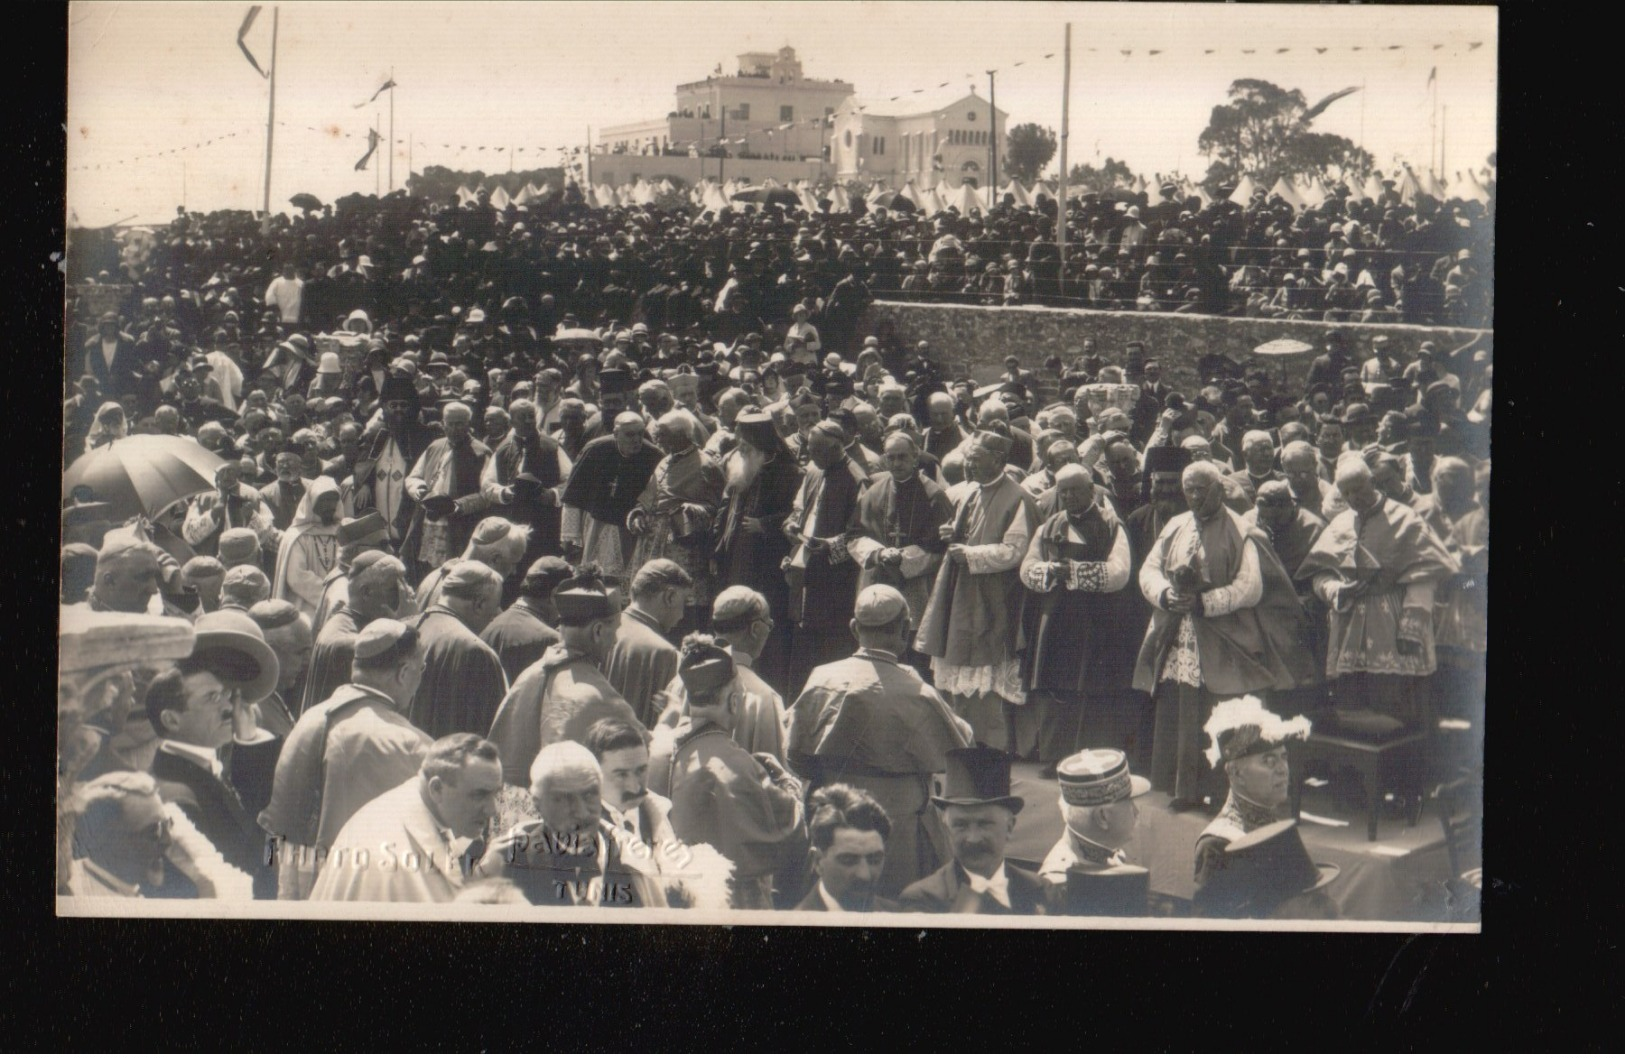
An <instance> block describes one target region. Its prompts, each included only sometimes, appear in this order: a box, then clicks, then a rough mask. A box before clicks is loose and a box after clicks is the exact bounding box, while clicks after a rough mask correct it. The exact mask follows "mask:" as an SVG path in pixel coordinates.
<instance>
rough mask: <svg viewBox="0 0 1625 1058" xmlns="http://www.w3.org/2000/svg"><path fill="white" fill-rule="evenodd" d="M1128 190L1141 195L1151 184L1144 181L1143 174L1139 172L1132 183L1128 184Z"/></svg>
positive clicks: (1147, 190)
mask: <svg viewBox="0 0 1625 1058" xmlns="http://www.w3.org/2000/svg"><path fill="white" fill-rule="evenodd" d="M1129 190H1130V191H1133V192H1134V193H1135V194H1136V195H1143V194H1146V193H1147V192H1149V191H1150V190H1151V185H1150V184H1148V183H1146V182H1145V175H1144V174H1141V175H1140V176H1136V177H1135V178H1134V183H1133V185H1131V186H1130V188H1129Z"/></svg>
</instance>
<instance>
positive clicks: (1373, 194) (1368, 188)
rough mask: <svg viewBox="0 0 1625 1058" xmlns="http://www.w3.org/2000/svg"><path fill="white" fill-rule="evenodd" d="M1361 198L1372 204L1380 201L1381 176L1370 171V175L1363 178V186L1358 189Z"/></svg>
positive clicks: (1374, 171)
mask: <svg viewBox="0 0 1625 1058" xmlns="http://www.w3.org/2000/svg"><path fill="white" fill-rule="evenodd" d="M1360 196H1361V197H1362V198H1369V199H1370V200H1371V201H1373V202H1380V201H1382V174H1381V173H1379V172H1377V171H1376V170H1372V172H1371V175H1370V176H1368V177H1366V178H1365V186H1364V187H1362V188H1361V189H1360Z"/></svg>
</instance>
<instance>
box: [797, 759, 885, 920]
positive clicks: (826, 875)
mask: <svg viewBox="0 0 1625 1058" xmlns="http://www.w3.org/2000/svg"><path fill="white" fill-rule="evenodd" d="M807 809H808V811H809V812H810V813H811V821H810V823H809V825H808V831H809V835H810V836H811V838H812V869H813V873H814V874H816V875H817V876H818V884H817V885H816V886H814V887H813V889H812V891H811V892H809V893H808V894H807V895H806V897H804V898H803V899H802V901H801V903H799V904H797V905H796V907H795V910H797V911H853V912H863V911H897V910H899V907H898V905H897V902H896V901H894V900H888V899H886V898H885V897H883V896H880V895H879V894H878V893H876V892H875V887H876V885H877V884H878V883H879V881H880V874H881V871H883V870H884V869H885V866H886V840H887V838H889V837H890V836H891V820H890V819H889V818H887V816H886V810H885V809H884V808H882V807H880V802H878V801H876V800H875V799H874V798H872V797H870V796H869V795H868V794H867V793H865V792H864V791H862V790H857V789H854V788H852V787H851V786H848V785H846V784H845V783H835V784H833V785H830V786H825V787H823V788H822V789H820V790H817V791H815V792H814V793H813V795H812V796H811V797H809V798H808V799H807Z"/></svg>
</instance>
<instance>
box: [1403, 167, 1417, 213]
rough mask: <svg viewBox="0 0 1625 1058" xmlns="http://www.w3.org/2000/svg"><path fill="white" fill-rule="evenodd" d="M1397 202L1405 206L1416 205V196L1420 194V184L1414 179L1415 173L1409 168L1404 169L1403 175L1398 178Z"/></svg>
mask: <svg viewBox="0 0 1625 1058" xmlns="http://www.w3.org/2000/svg"><path fill="white" fill-rule="evenodd" d="M1398 191H1399V200H1400V201H1401V202H1403V203H1405V204H1406V205H1407V206H1414V205H1416V196H1417V194H1418V193H1421V192H1422V183H1421V181H1419V180H1417V179H1416V173H1414V172H1413V171H1412V170H1411V167H1410V166H1408V165H1407V166H1406V167H1405V175H1403V176H1401V177H1400V178H1399V187H1398Z"/></svg>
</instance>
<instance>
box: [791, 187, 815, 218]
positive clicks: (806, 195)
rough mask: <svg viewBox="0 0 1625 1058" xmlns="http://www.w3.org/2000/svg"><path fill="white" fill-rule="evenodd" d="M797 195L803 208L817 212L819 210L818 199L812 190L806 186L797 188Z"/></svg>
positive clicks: (810, 211) (809, 211)
mask: <svg viewBox="0 0 1625 1058" xmlns="http://www.w3.org/2000/svg"><path fill="white" fill-rule="evenodd" d="M796 197H797V198H798V199H800V200H801V208H802V209H804V210H806V211H807V212H808V213H817V212H818V211H819V210H818V199H817V198H816V197H815V196H814V195H813V193H812V192H811V191H808V190H807V189H806V188H804V187H801V188H797V189H796Z"/></svg>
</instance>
